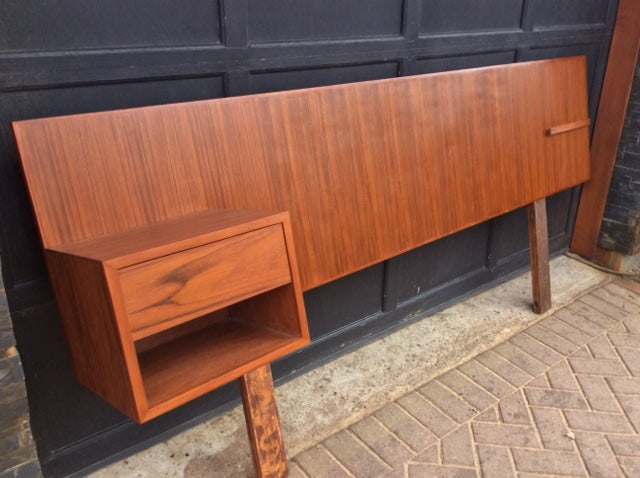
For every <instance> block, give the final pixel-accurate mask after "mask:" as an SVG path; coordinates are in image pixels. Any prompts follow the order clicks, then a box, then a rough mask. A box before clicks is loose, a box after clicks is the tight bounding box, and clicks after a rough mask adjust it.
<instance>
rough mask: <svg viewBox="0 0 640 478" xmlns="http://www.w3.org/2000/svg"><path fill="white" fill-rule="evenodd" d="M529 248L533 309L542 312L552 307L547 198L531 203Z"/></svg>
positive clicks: (529, 208)
mask: <svg viewBox="0 0 640 478" xmlns="http://www.w3.org/2000/svg"><path fill="white" fill-rule="evenodd" d="M527 212H528V216H529V248H530V250H531V282H532V286H533V311H534V312H535V313H536V314H542V313H543V312H546V311H547V310H549V309H550V308H551V281H550V279H549V233H548V231H547V203H546V201H545V199H540V200H539V201H536V202H534V203H533V204H529V207H528V211H527Z"/></svg>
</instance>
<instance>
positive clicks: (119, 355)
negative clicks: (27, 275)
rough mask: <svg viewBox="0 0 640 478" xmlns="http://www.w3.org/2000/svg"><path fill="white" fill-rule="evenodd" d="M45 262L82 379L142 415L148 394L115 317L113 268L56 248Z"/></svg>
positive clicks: (133, 413)
mask: <svg viewBox="0 0 640 478" xmlns="http://www.w3.org/2000/svg"><path fill="white" fill-rule="evenodd" d="M46 260H47V265H48V267H49V270H50V271H51V272H52V273H51V282H52V286H53V289H54V293H55V295H56V299H57V306H58V309H59V311H60V315H61V317H63V319H64V320H63V321H62V325H63V328H64V332H65V335H66V338H67V344H68V345H69V350H70V352H71V356H72V362H73V367H74V371H75V374H76V377H77V378H78V381H79V382H81V383H82V384H84V385H85V386H86V387H87V388H88V389H89V390H91V391H93V392H94V393H95V394H96V395H98V396H100V397H102V398H103V399H104V400H106V401H107V402H109V403H111V404H112V405H114V406H115V407H116V408H118V409H119V410H120V411H122V412H123V413H126V414H127V415H129V416H130V417H133V418H135V419H139V418H140V417H141V416H142V414H143V413H144V410H145V409H146V407H147V405H146V403H147V402H146V397H145V394H144V392H143V390H142V380H141V376H140V372H139V370H138V365H137V363H138V361H137V358H136V353H135V350H134V346H133V341H132V339H131V337H130V336H129V335H128V326H127V325H126V324H124V323H123V320H117V317H114V310H115V308H116V307H117V306H116V305H114V303H113V301H112V298H111V297H110V295H109V294H108V290H109V282H110V277H109V271H108V269H105V268H104V267H103V265H102V264H101V263H100V262H96V261H92V260H89V259H85V258H81V257H76V256H72V255H68V254H62V253H58V252H52V251H47V253H46ZM87 285H90V286H89V287H87ZM123 318H124V317H123Z"/></svg>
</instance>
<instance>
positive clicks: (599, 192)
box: [571, 0, 640, 259]
mask: <svg viewBox="0 0 640 478" xmlns="http://www.w3.org/2000/svg"><path fill="white" fill-rule="evenodd" d="M638 48H640V2H638V1H637V0H620V6H619V7H618V17H617V20H616V27H615V30H614V32H613V40H612V42H611V50H610V52H609V61H608V63H607V71H606V74H605V78H604V85H603V87H602V95H601V97H600V103H599V107H598V115H597V117H596V123H595V127H594V131H593V140H592V142H591V180H590V181H588V182H587V183H586V184H585V185H584V188H583V190H582V197H581V199H580V206H579V207H578V215H577V218H576V226H575V230H574V234H573V241H572V243H571V250H572V251H573V252H575V253H576V254H580V255H581V256H583V257H587V258H589V259H591V258H592V257H593V255H594V253H595V249H596V244H597V241H598V234H599V232H600V223H601V222H602V215H603V213H604V208H605V204H606V201H607V193H608V191H609V183H610V182H611V176H612V175H613V167H614V165H615V160H616V153H617V150H618V143H619V142H620V136H621V135H622V127H623V125H624V118H625V113H626V110H627V104H628V102H629V95H630V94H631V86H632V83H633V75H634V71H635V67H636V62H637V60H638Z"/></svg>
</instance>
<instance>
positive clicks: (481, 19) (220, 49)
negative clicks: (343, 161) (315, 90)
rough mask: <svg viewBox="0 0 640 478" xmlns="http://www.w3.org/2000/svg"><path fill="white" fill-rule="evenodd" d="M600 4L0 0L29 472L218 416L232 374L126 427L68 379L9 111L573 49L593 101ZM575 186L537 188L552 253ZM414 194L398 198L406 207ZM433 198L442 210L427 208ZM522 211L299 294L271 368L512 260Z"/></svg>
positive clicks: (358, 336)
mask: <svg viewBox="0 0 640 478" xmlns="http://www.w3.org/2000/svg"><path fill="white" fill-rule="evenodd" d="M616 9H617V0H562V1H561V2H559V1H557V0H484V1H478V0H404V1H403V0H298V1H296V0H270V1H268V2H266V1H259V0H219V1H215V0H189V1H182V2H174V1H171V0H155V1H150V0H149V1H140V2H129V1H126V0H111V1H109V2H80V1H63V0H20V1H18V0H15V1H9V0H7V1H4V2H0V181H1V183H0V208H1V209H0V234H1V236H0V237H1V240H2V242H1V250H2V267H3V276H4V281H5V287H6V289H7V295H8V298H9V303H10V307H11V311H12V318H13V322H14V330H15V332H16V338H17V341H18V346H19V348H20V352H21V355H22V360H23V364H24V369H25V374H26V377H27V386H28V391H29V400H30V407H31V417H32V427H33V431H34V434H35V438H36V441H37V445H38V450H39V455H40V459H41V462H42V465H43V469H44V471H45V473H46V474H48V475H50V476H62V475H65V474H68V473H72V472H77V471H78V470H81V469H83V468H85V467H91V466H96V464H99V463H100V462H104V461H105V460H107V461H108V460H109V459H114V457H117V456H122V455H123V454H126V453H130V452H131V450H133V449H136V448H140V447H143V446H146V445H148V444H149V443H152V442H153V441H154V440H155V441H157V440H159V439H162V437H164V436H167V435H168V434H171V433H175V432H176V431H177V430H179V429H181V428H183V427H186V426H189V425H190V424H192V423H195V422H198V421H201V420H203V419H206V418H207V417H209V416H211V415H212V414H215V413H218V412H219V411H220V410H221V409H223V408H225V407H228V406H229V404H230V403H231V402H232V401H234V400H237V399H238V391H237V388H236V386H235V385H234V384H232V385H230V386H227V387H225V388H223V389H221V390H218V391H216V392H213V393H211V394H209V395H208V396H206V397H203V398H201V399H199V400H197V401H196V402H194V403H193V404H190V405H188V406H185V407H182V408H181V409H179V410H176V411H174V412H172V413H170V414H169V415H167V416H164V417H161V418H159V419H157V420H155V421H153V422H151V423H149V424H147V425H144V426H138V425H135V424H134V423H132V422H131V421H129V420H127V419H126V418H125V417H123V416H122V415H120V414H119V413H118V412H116V411H114V410H113V409H111V408H110V407H109V406H108V405H106V404H104V403H103V402H102V401H100V400H99V399H98V398H96V397H94V396H93V395H92V394H91V393H90V392H88V391H86V390H84V389H83V388H82V387H80V386H79V385H77V384H76V382H75V380H74V379H73V373H72V370H71V366H70V362H69V357H68V352H67V349H66V345H65V342H64V338H63V336H62V333H61V329H60V325H59V319H58V316H57V313H56V310H55V304H54V303H53V301H52V298H51V293H50V290H49V284H48V279H47V276H46V271H45V268H44V266H43V261H42V257H41V253H40V245H39V242H38V237H37V233H36V230H35V227H34V222H33V218H32V215H31V211H30V208H29V203H28V199H27V196H26V193H25V188H24V185H23V182H22V178H21V175H20V171H19V166H18V159H17V153H16V150H15V144H14V140H13V136H12V134H11V130H10V122H11V121H14V120H20V119H26V118H36V117H43V116H53V115H61V114H69V113H80V112H87V111H98V110H107V109H116V108H124V107H134V106H142V105H150V104H158V103H168V102H177V101H189V100H199V99H205V98H217V97H223V96H231V95H242V94H252V93H258V92H265V91H277V90H285V89H293V88H300V87H311V86H318V85H328V84H335V83H344V82H353V81H362V80H371V79H377V78H389V77H395V76H404V75H415V74H421V73H428V72H435V71H443V70H451V69H458V68H469V67H477V66H485V65H492V64H499V63H511V62H515V61H527V60H534V59H542V58H554V57H561V56H572V55H586V56H587V58H588V75H589V78H588V80H589V86H590V99H589V105H590V111H591V112H592V119H593V112H595V111H596V108H597V103H598V99H599V95H600V89H601V86H602V79H603V74H604V69H605V65H606V60H607V55H608V49H609V42H610V39H611V34H612V30H613V22H614V19H615V14H616ZM578 193H579V192H578V190H573V191H567V192H564V193H561V194H559V195H557V196H555V197H553V198H551V199H550V201H549V229H550V235H551V250H552V252H555V253H558V252H562V251H564V250H566V249H567V247H568V245H569V240H570V235H571V231H572V228H573V220H574V214H575V209H576V206H577V199H578ZM419 199H420V198H416V207H418V208H419V207H421V206H420V203H419ZM442 207H447V205H446V204H443V205H442ZM526 247H527V228H526V218H525V215H524V213H523V211H517V212H515V213H512V214H509V215H507V216H504V217H501V218H498V219H496V220H493V221H490V222H487V223H484V224H480V225H478V226H475V227H473V228H471V229H469V230H466V231H463V232H461V233H459V234H457V235H455V236H452V237H449V238H446V239H444V240H441V241H438V242H436V243H434V244H431V245H428V246H426V247H423V248H420V249H417V250H415V251H412V252H409V253H407V254H404V255H402V256H400V257H397V258H394V259H392V260H390V261H387V262H385V263H383V264H379V265H376V266H373V267H371V268H369V269H366V270H364V271H361V272H359V273H357V274H354V275H353V276H349V277H346V278H344V279H341V280H339V281H337V282H334V283H331V284H329V285H326V286H323V287H321V288H319V289H316V290H313V291H310V292H308V293H307V294H306V296H305V301H306V305H307V308H308V314H309V320H310V328H311V332H312V335H313V344H312V345H311V346H310V347H308V348H307V349H305V350H304V351H302V352H300V353H297V354H295V355H294V356H291V357H289V358H287V359H284V360H283V361H281V362H279V363H277V364H275V367H274V372H275V374H276V377H277V378H279V379H283V378H286V377H287V376H291V374H293V373H297V372H300V371H301V370H302V371H303V370H304V369H305V368H308V367H312V366H314V365H315V364H318V363H320V362H322V361H324V360H327V359H328V358H330V357H331V356H332V355H335V354H337V353H342V352H344V351H345V350H348V349H349V348H350V347H354V346H357V345H359V344H362V343H363V342H364V341H366V340H370V339H371V337H373V336H375V335H376V334H381V333H385V332H387V331H389V330H391V329H393V328H396V327H400V326H402V325H403V324H404V323H406V322H407V321H410V320H412V318H413V317H415V315H416V314H418V313H420V312H423V311H429V310H435V309H437V308H441V307H443V306H444V304H446V303H448V302H451V301H455V300H459V298H460V297H462V296H464V295H467V294H470V293H472V292H474V291H477V290H479V289H481V288H485V287H488V286H489V285H490V284H493V283H496V281H501V280H504V279H505V278H506V277H507V276H508V275H509V274H512V273H514V272H516V271H520V270H521V269H522V268H524V267H526V266H527V264H528V252H527V250H526Z"/></svg>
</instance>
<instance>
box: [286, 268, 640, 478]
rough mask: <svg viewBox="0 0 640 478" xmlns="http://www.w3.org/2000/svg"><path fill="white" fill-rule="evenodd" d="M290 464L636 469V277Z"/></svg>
mask: <svg viewBox="0 0 640 478" xmlns="http://www.w3.org/2000/svg"><path fill="white" fill-rule="evenodd" d="M407 366H410V365H409V364H408V365H407ZM290 469H291V476H292V477H306V478H318V477H331V478H334V477H357V478H361V477H362V478H371V477H377V476H380V477H389V478H391V477H394V478H395V477H398V478H400V477H409V478H415V477H485V478H488V477H509V476H514V477H519V478H526V477H547V476H582V477H584V476H594V477H623V476H624V477H640V284H639V283H637V282H633V281H631V280H626V279H625V280H617V281H614V282H611V283H609V284H607V285H605V286H604V287H601V288H599V289H596V290H594V291H592V292H590V293H589V294H587V295H585V296H583V297H581V298H579V299H578V300H577V301H576V302H574V303H572V304H571V305H569V306H567V307H565V308H563V309H561V310H559V311H557V312H556V313H554V314H553V315H551V316H549V317H546V318H544V319H542V320H540V321H539V322H537V323H536V324H534V325H532V326H531V327H529V328H528V329H526V330H525V331H523V332H521V333H519V334H518V335H516V336H514V337H512V338H511V339H510V340H508V341H507V342H505V343H502V344H500V345H498V346H496V347H494V348H492V349H491V350H488V351H486V352H484V353H482V354H480V355H479V356H477V357H475V358H473V359H472V360H470V361H469V362H467V363H465V364H462V365H460V366H459V367H457V368H455V369H453V370H451V371H449V372H447V373H445V374H443V375H441V376H439V377H437V378H436V379H434V380H432V381H430V382H428V383H427V384H425V385H424V386H422V387H421V388H419V389H418V390H416V391H414V392H411V393H409V394H407V395H405V396H403V397H402V398H400V399H398V400H396V401H395V402H392V403H390V404H388V405H386V406H385V407H384V408H382V409H380V410H378V411H376V412H375V413H374V414H373V415H371V416H369V417H367V418H365V419H364V420H362V421H360V422H358V423H356V424H354V425H352V426H350V427H349V428H348V429H346V430H342V431H340V432H339V433H337V434H335V435H333V436H332V437H330V438H328V439H326V440H325V441H323V442H322V443H320V444H319V445H317V446H315V447H313V448H311V449H310V450H307V451H305V452H303V453H301V454H299V455H298V456H296V457H294V458H293V460H292V461H291V466H290Z"/></svg>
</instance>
